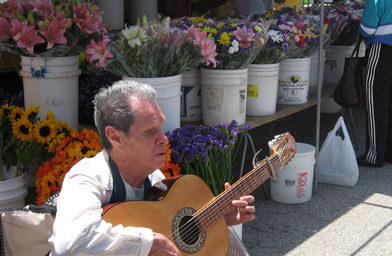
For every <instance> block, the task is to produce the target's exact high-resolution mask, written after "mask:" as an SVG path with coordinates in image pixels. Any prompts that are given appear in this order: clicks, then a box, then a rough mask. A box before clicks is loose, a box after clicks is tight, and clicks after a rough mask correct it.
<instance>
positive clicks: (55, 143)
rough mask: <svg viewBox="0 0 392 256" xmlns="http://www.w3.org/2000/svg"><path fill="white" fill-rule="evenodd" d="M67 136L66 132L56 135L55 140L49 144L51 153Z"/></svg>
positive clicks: (48, 148)
mask: <svg viewBox="0 0 392 256" xmlns="http://www.w3.org/2000/svg"><path fill="white" fill-rule="evenodd" d="M64 138H65V134H64V133H60V134H58V135H56V136H55V137H54V138H53V140H52V141H51V142H50V143H49V144H48V147H47V150H48V152H49V153H53V152H55V151H56V147H57V146H58V145H60V143H61V141H62V140H63V139H64Z"/></svg>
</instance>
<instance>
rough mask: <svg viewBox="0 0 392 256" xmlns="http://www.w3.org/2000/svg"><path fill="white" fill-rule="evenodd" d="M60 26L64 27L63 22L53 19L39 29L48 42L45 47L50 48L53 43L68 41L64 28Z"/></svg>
mask: <svg viewBox="0 0 392 256" xmlns="http://www.w3.org/2000/svg"><path fill="white" fill-rule="evenodd" d="M62 27H64V24H61V22H58V21H57V20H55V19H53V20H52V21H51V22H50V23H49V25H48V27H47V28H46V29H43V30H41V31H40V33H41V35H43V36H44V37H45V38H46V41H47V43H48V46H47V49H50V48H52V47H53V46H54V44H66V43H67V42H68V41H67V38H65V36H64V33H65V29H63V28H62Z"/></svg>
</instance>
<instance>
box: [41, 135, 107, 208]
mask: <svg viewBox="0 0 392 256" xmlns="http://www.w3.org/2000/svg"><path fill="white" fill-rule="evenodd" d="M101 150H102V146H101V143H100V139H99V136H98V134H97V133H96V132H94V131H92V130H88V129H83V130H82V132H81V133H78V132H77V131H73V132H71V133H70V134H69V136H67V137H65V138H64V139H63V140H62V141H61V143H60V144H59V145H58V146H57V148H56V152H55V155H54V156H53V157H52V158H51V159H50V160H48V161H46V162H45V163H44V165H43V166H41V167H40V168H39V169H38V170H37V172H36V174H35V176H36V177H37V179H36V181H35V184H36V191H37V199H36V203H37V204H38V205H41V204H43V203H44V202H45V201H46V200H47V199H48V198H49V197H50V196H51V195H52V194H53V193H56V192H58V191H60V190H61V186H62V184H63V180H64V176H65V174H66V173H67V172H68V171H69V170H70V169H71V168H72V166H74V165H75V164H76V163H77V162H78V161H80V160H81V159H82V158H84V157H92V156H95V155H96V154H97V153H98V152H100V151H101Z"/></svg>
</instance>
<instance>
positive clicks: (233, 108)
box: [201, 68, 248, 125]
mask: <svg viewBox="0 0 392 256" xmlns="http://www.w3.org/2000/svg"><path fill="white" fill-rule="evenodd" d="M247 79H248V69H238V70H221V69H204V68H203V69H201V95H202V102H203V106H202V108H203V123H204V124H206V125H218V124H220V123H229V122H230V121H231V120H236V121H237V123H238V125H243V124H244V123H245V120H246V94H247V93H246V91H247V86H248V84H247Z"/></svg>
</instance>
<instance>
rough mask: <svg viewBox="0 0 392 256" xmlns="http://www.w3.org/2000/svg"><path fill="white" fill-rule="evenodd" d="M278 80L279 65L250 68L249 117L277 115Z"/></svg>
mask: <svg viewBox="0 0 392 256" xmlns="http://www.w3.org/2000/svg"><path fill="white" fill-rule="evenodd" d="M278 79H279V63H276V64H250V65H249V66H248V95H247V96H248V98H247V100H246V114H247V115H249V116H267V115H272V114H274V113H275V111H276V99H277V96H278Z"/></svg>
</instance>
